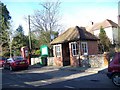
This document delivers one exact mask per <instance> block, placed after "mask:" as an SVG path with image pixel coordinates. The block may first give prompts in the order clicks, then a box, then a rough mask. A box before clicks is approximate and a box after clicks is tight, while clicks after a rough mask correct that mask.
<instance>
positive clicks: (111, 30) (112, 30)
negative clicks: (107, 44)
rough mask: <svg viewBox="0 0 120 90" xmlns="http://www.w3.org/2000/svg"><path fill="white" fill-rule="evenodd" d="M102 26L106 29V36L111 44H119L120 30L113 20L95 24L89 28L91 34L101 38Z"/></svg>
mask: <svg viewBox="0 0 120 90" xmlns="http://www.w3.org/2000/svg"><path fill="white" fill-rule="evenodd" d="M101 26H102V27H103V28H104V30H105V32H106V35H107V36H108V38H109V39H110V41H111V43H112V44H114V43H119V42H120V41H119V40H120V37H119V35H120V32H119V29H118V24H116V23H115V22H113V21H112V20H109V19H106V20H104V21H103V22H100V23H95V24H93V25H92V26H91V27H90V28H88V27H87V28H88V31H89V32H91V33H92V34H94V35H96V36H97V37H98V36H99V33H100V28H101Z"/></svg>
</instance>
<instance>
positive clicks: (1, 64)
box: [0, 56, 7, 67]
mask: <svg viewBox="0 0 120 90" xmlns="http://www.w3.org/2000/svg"><path fill="white" fill-rule="evenodd" d="M5 60H7V58H5V57H1V56H0V67H3V63H4V61H5Z"/></svg>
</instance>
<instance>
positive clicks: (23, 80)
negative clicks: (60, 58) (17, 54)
mask: <svg viewBox="0 0 120 90" xmlns="http://www.w3.org/2000/svg"><path fill="white" fill-rule="evenodd" d="M2 88H118V87H116V86H114V85H113V83H112V82H111V80H110V79H108V77H107V76H106V74H105V73H96V74H95V73H90V72H79V71H68V70H59V69H55V68H54V69H52V68H47V69H46V68H29V69H28V70H18V71H12V72H11V71H9V70H3V69H2Z"/></svg>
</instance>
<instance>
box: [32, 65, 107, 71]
mask: <svg viewBox="0 0 120 90" xmlns="http://www.w3.org/2000/svg"><path fill="white" fill-rule="evenodd" d="M30 68H40V69H42V70H51V69H52V70H65V71H66V70H67V71H78V72H90V73H107V66H104V67H90V68H88V67H72V66H63V67H60V66H41V65H40V64H36V65H31V66H30Z"/></svg>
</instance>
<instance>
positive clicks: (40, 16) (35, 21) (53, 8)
mask: <svg viewBox="0 0 120 90" xmlns="http://www.w3.org/2000/svg"><path fill="white" fill-rule="evenodd" d="M40 5H41V6H42V10H37V11H36V12H35V14H34V15H33V17H32V18H31V23H32V25H33V26H34V29H35V30H40V31H45V32H48V31H49V32H50V34H51V32H52V31H58V30H59V26H60V25H59V24H58V21H59V7H60V2H59V1H57V2H43V3H40Z"/></svg>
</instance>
